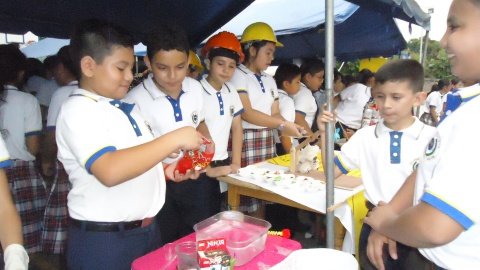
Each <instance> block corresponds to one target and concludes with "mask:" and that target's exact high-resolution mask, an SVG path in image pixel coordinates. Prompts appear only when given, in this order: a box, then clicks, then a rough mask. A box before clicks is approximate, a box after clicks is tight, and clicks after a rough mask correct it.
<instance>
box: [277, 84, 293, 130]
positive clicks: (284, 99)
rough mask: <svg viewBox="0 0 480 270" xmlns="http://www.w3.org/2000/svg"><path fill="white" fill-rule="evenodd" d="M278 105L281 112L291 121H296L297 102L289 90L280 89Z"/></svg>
mask: <svg viewBox="0 0 480 270" xmlns="http://www.w3.org/2000/svg"><path fill="white" fill-rule="evenodd" d="M278 105H279V107H280V114H281V115H282V117H283V118H284V119H285V120H286V121H289V122H295V103H294V101H293V98H291V97H290V96H289V95H288V93H287V92H285V91H284V90H282V89H278Z"/></svg>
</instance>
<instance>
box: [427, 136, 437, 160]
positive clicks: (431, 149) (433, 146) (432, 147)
mask: <svg viewBox="0 0 480 270" xmlns="http://www.w3.org/2000/svg"><path fill="white" fill-rule="evenodd" d="M439 143H440V138H438V137H433V138H432V139H431V140H430V142H429V143H428V145H427V148H426V149H425V158H427V159H433V158H434V157H435V152H437V149H438V146H439Z"/></svg>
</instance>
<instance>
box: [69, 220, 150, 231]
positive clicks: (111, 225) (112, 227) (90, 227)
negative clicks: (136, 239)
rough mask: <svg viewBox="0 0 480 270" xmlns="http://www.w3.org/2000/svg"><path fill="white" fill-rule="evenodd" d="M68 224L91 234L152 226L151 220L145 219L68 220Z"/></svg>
mask: <svg viewBox="0 0 480 270" xmlns="http://www.w3.org/2000/svg"><path fill="white" fill-rule="evenodd" d="M69 222H70V224H72V225H74V226H75V227H77V228H79V229H84V230H85V231H92V232H118V231H121V230H126V231H128V230H133V229H137V228H144V227H147V226H149V225H150V224H152V222H153V218H145V219H143V220H134V221H126V222H97V221H84V220H78V219H73V218H70V219H69Z"/></svg>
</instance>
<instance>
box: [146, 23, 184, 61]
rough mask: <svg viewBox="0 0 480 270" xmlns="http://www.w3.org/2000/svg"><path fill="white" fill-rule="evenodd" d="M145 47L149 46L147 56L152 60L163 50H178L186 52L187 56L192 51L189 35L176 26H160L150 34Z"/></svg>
mask: <svg viewBox="0 0 480 270" xmlns="http://www.w3.org/2000/svg"><path fill="white" fill-rule="evenodd" d="M145 45H147V56H148V59H150V60H151V59H153V57H154V56H155V54H156V53H157V52H159V51H161V50H164V51H171V50H177V51H180V52H185V53H186V54H187V56H188V51H189V50H190V44H189V42H188V36H187V33H186V32H185V30H184V29H183V28H182V27H180V26H178V25H176V24H162V25H160V26H159V27H158V28H156V29H155V31H153V32H151V33H149V34H148V37H147V40H146V41H145Z"/></svg>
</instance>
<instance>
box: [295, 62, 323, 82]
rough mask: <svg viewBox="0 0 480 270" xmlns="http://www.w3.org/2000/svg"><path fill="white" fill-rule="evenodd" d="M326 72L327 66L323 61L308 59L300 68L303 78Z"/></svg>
mask: <svg viewBox="0 0 480 270" xmlns="http://www.w3.org/2000/svg"><path fill="white" fill-rule="evenodd" d="M324 70H325V64H323V61H322V60H320V59H316V58H313V59H307V60H305V61H304V62H303V64H302V65H301V66H300V71H301V73H302V78H303V76H305V75H307V74H310V75H313V74H316V73H318V72H320V71H324Z"/></svg>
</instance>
